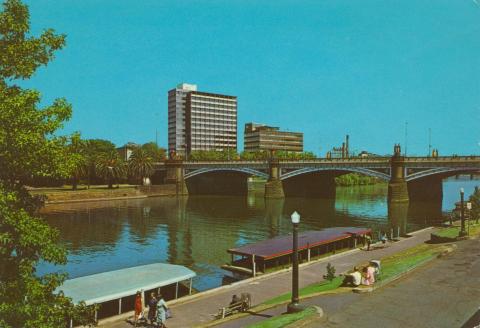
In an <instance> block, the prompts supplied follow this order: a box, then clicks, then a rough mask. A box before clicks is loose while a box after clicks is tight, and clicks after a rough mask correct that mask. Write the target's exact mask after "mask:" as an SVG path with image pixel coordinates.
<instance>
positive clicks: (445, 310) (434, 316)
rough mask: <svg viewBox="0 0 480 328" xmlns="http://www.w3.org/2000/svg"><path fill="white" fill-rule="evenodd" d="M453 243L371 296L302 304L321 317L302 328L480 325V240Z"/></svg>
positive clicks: (238, 323) (244, 321)
mask: <svg viewBox="0 0 480 328" xmlns="http://www.w3.org/2000/svg"><path fill="white" fill-rule="evenodd" d="M456 244H457V245H458V247H457V249H456V250H455V251H454V252H453V253H451V254H450V255H448V256H445V257H442V258H440V259H437V260H435V261H432V262H429V263H428V264H427V265H425V266H422V267H420V268H418V269H416V270H415V271H413V272H411V273H410V274H408V275H407V276H405V277H403V278H401V279H400V280H398V281H395V282H393V283H391V284H388V285H386V286H385V287H383V288H380V289H377V290H375V291H374V292H372V293H366V294H356V293H342V294H336V295H322V296H318V297H313V298H310V299H306V300H302V304H303V305H305V306H309V305H316V306H320V307H321V308H322V309H323V311H324V313H325V316H324V318H322V319H320V320H317V321H314V322H311V323H309V324H303V325H301V327H303V328H307V327H308V328H323V327H325V328H333V327H352V326H355V327H359V328H362V327H377V326H379V325H380V326H381V327H392V328H396V327H398V328H404V327H418V328H422V327H432V328H433V327H435V328H443V327H445V328H452V327H459V328H460V327H462V328H473V327H474V326H475V325H479V324H480V314H479V313H480V312H479V307H480V239H473V240H467V241H461V242H457V243H456ZM285 310H286V307H285V305H282V306H278V307H276V308H273V309H269V310H267V311H265V312H262V313H261V314H260V315H256V316H249V317H244V318H240V319H238V320H235V321H230V322H228V323H225V324H223V325H219V326H218V328H233V327H246V326H248V325H251V324H253V323H256V322H260V321H263V320H265V319H266V318H268V317H271V316H278V315H281V314H282V313H284V312H285ZM352 323H353V324H352ZM297 324H299V323H297Z"/></svg>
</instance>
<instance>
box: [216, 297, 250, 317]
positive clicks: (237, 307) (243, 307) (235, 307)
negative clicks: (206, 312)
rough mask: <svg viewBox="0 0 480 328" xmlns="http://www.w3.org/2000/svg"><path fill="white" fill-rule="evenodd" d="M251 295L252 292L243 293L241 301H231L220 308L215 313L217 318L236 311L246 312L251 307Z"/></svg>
mask: <svg viewBox="0 0 480 328" xmlns="http://www.w3.org/2000/svg"><path fill="white" fill-rule="evenodd" d="M251 305H252V304H251V297H250V294H248V293H245V294H242V296H241V299H240V301H238V302H235V303H230V304H229V305H228V306H225V307H222V308H220V309H219V310H218V313H217V314H216V315H215V317H216V318H217V319H223V318H225V317H226V316H229V315H231V314H234V313H236V312H245V311H247V310H248V309H250V307H251Z"/></svg>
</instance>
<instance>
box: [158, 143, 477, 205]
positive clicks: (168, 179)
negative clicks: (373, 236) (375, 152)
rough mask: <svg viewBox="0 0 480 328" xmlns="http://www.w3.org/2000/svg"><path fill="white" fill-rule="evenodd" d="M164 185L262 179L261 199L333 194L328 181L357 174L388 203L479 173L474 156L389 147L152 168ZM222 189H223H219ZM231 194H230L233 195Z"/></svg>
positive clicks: (229, 186) (235, 184)
mask: <svg viewBox="0 0 480 328" xmlns="http://www.w3.org/2000/svg"><path fill="white" fill-rule="evenodd" d="M156 170H157V171H158V172H157V173H161V172H163V180H164V181H165V183H174V184H176V185H177V194H179V195H181V194H188V193H202V192H203V193H208V192H209V191H212V190H214V189H215V190H217V191H219V193H230V192H231V191H238V193H241V191H242V190H244V191H245V190H247V189H246V188H247V179H246V177H250V176H257V177H261V178H265V179H267V183H266V185H265V197H266V198H282V197H285V195H287V196H322V197H330V196H332V195H333V196H334V195H335V182H334V178H335V177H336V176H340V175H343V174H347V173H359V174H363V175H367V176H372V177H376V178H378V179H381V180H385V181H386V182H388V184H389V201H390V202H408V201H409V199H415V200H436V199H438V198H440V199H441V198H442V179H444V178H446V177H449V176H452V175H458V174H480V156H443V157H404V156H402V155H401V152H400V146H399V145H395V147H394V155H393V156H391V157H367V158H358V157H355V158H345V159H340V158H338V159H337V158H332V159H325V158H318V159H312V160H279V159H275V158H273V159H270V160H259V161H242V160H236V161H182V160H167V161H166V162H164V163H157V164H156ZM222 188H223V189H222ZM233 193H235V192H233Z"/></svg>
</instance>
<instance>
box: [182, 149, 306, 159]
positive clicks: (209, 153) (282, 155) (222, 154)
mask: <svg viewBox="0 0 480 328" xmlns="http://www.w3.org/2000/svg"><path fill="white" fill-rule="evenodd" d="M270 158H278V159H292V160H302V159H304V160H305V159H314V158H316V156H315V154H313V153H312V152H288V151H274V152H271V151H266V150H259V151H244V152H241V153H237V152H236V151H235V150H233V149H229V150H222V151H217V150H197V151H192V152H191V153H190V154H189V155H188V160H192V161H202V160H210V161H218V160H224V161H227V160H267V159H270Z"/></svg>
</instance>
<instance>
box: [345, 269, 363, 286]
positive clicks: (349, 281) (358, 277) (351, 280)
mask: <svg viewBox="0 0 480 328" xmlns="http://www.w3.org/2000/svg"><path fill="white" fill-rule="evenodd" d="M361 282H362V274H361V273H360V271H358V268H357V267H354V268H353V272H352V273H349V274H346V275H345V279H343V282H342V286H352V287H358V286H360V283H361Z"/></svg>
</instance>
